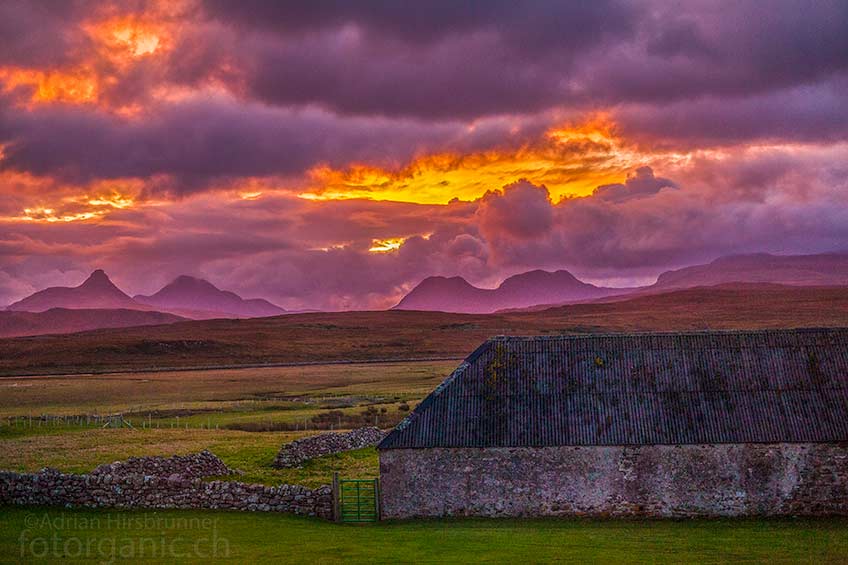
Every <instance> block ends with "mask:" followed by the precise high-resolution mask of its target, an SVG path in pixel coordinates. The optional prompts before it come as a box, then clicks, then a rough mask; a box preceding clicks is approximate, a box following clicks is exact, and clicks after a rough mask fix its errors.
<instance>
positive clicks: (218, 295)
mask: <svg viewBox="0 0 848 565" xmlns="http://www.w3.org/2000/svg"><path fill="white" fill-rule="evenodd" d="M53 309H63V310H81V309H92V310H98V311H100V312H101V314H103V315H105V314H104V312H106V311H109V310H114V309H122V310H143V311H149V312H153V311H156V312H164V313H168V314H173V315H176V316H180V317H181V318H190V319H194V320H204V319H211V318H260V317H266V316H278V315H280V314H284V313H285V310H283V309H282V308H280V307H278V306H275V305H273V304H271V303H270V302H268V301H267V300H263V299H251V300H245V299H243V298H241V297H240V296H239V295H237V294H235V293H234V292H229V291H226V290H221V289H219V288H217V287H216V286H215V285H213V284H212V283H210V282H208V281H205V280H203V279H196V278H193V277H188V276H180V277H177V278H176V279H175V280H174V281H173V282H171V283H170V284H168V285H166V286H165V287H163V288H162V289H161V290H160V291H159V292H157V293H156V294H153V295H151V296H144V295H138V296H135V297H132V298H131V297H130V296H129V295H127V294H126V293H125V292H124V291H122V290H121V289H119V288H118V287H117V286H115V284H114V283H113V282H112V281H111V280H110V279H109V276H108V275H107V274H106V273H105V272H103V270H101V269H98V270H96V271H94V272H93V273H91V276H89V277H88V279H86V280H85V282H83V283H82V284H81V285H79V286H75V287H51V288H46V289H44V290H40V291H38V292H36V293H35V294H32V295H30V296H28V297H26V298H24V299H23V300H20V301H18V302H15V303H14V304H11V305H10V306H8V307H7V308H6V310H7V311H11V312H32V313H39V312H47V311H49V310H53ZM103 327H105V326H103Z"/></svg>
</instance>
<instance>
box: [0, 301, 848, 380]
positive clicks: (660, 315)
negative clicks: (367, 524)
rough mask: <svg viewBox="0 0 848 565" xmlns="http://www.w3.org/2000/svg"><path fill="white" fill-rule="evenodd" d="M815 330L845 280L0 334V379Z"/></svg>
mask: <svg viewBox="0 0 848 565" xmlns="http://www.w3.org/2000/svg"><path fill="white" fill-rule="evenodd" d="M823 326H831V327H833V326H838V327H845V326H848V287H821V286H817V287H799V286H777V285H771V286H765V285H734V286H730V287H705V288H695V289H686V290H677V291H671V292H666V293H662V294H655V295H647V296H641V297H638V298H632V299H628V300H624V301H621V302H612V303H602V304H599V303H581V304H573V305H568V306H561V307H559V308H553V309H548V310H545V311H543V312H515V313H509V314H450V313H444V312H412V311H402V310H390V311H376V312H374V311H371V312H334V313H330V312H320V313H313V314H289V315H286V316H276V317H273V318H257V319H253V320H234V319H230V320H226V319H223V320H220V319H219V320H203V321H188V322H182V323H179V324H168V325H164V326H155V327H136V328H125V329H110V330H99V331H94V332H85V333H75V334H72V335H64V336H40V337H19V338H14V339H0V375H13V374H28V375H31V374H45V373H54V374H55V373H72V372H82V373H90V372H93V371H94V372H97V371H104V370H120V371H124V370H141V369H151V368H154V369H155V368H163V367H186V368H187V367H209V366H217V367H222V366H223V367H229V366H236V365H247V364H268V363H301V362H317V363H327V362H330V361H333V362H344V361H351V360H357V361H377V360H397V359H422V358H435V357H439V358H443V357H454V358H458V359H461V358H463V357H465V356H467V355H468V354H469V353H470V352H471V351H473V350H474V348H475V347H477V346H478V345H480V343H482V342H483V340H485V339H486V338H488V337H491V336H494V335H499V334H509V335H534V334H543V335H557V334H575V333H610V332H632V331H657V330H661V331H682V330H687V331H689V330H700V329H756V328H793V327H823ZM375 370H379V369H378V368H376V367H375ZM342 372H343V371H342ZM340 374H341V373H340ZM342 380H344V379H342Z"/></svg>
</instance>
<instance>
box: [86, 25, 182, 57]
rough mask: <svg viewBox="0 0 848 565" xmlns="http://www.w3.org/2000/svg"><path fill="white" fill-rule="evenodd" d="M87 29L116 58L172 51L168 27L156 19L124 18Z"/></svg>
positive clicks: (89, 26)
mask: <svg viewBox="0 0 848 565" xmlns="http://www.w3.org/2000/svg"><path fill="white" fill-rule="evenodd" d="M86 29H87V30H88V33H89V35H90V36H91V37H92V39H94V40H95V41H96V42H98V43H99V44H100V45H101V46H103V47H104V48H105V50H107V51H109V55H110V56H112V57H120V56H122V55H129V56H130V57H143V56H145V55H151V54H153V53H156V52H161V51H163V50H165V49H168V48H170V45H169V33H168V30H167V27H166V26H165V24H163V23H159V22H156V21H155V20H152V19H146V20H142V19H140V18H138V17H136V16H123V17H119V18H113V19H108V20H105V21H100V22H95V23H92V24H89V25H88V26H86Z"/></svg>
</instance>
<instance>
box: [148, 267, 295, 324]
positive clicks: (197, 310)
mask: <svg viewBox="0 0 848 565" xmlns="http://www.w3.org/2000/svg"><path fill="white" fill-rule="evenodd" d="M134 299H135V300H136V301H137V302H140V303H142V304H146V305H148V306H150V307H153V308H156V309H157V310H163V311H167V312H174V313H177V314H181V315H185V316H186V317H189V318H194V319H209V318H261V317H265V316H279V315H280V314H285V310H283V309H282V308H280V307H278V306H275V305H274V304H271V303H270V302H268V301H267V300H264V299H262V298H254V299H250V300H245V299H243V298H242V297H240V296H239V295H237V294H236V293H234V292H230V291H227V290H221V289H219V288H218V287H216V286H215V285H213V284H212V283H210V282H209V281H206V280H203V279H198V278H194V277H189V276H185V275H183V276H180V277H177V278H176V279H174V281H173V282H171V283H170V284H168V285H166V286H165V287H163V288H162V289H161V290H159V292H157V293H156V294H153V295H150V296H144V295H137V296H135V297H134Z"/></svg>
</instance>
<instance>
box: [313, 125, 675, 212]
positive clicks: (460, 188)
mask: <svg viewBox="0 0 848 565" xmlns="http://www.w3.org/2000/svg"><path fill="white" fill-rule="evenodd" d="M665 157H666V156H665V155H663V154H653V153H642V152H640V151H638V150H637V149H635V148H634V147H632V146H630V145H629V144H628V143H626V141H625V140H623V139H622V138H621V137H619V136H618V135H617V133H616V131H615V124H614V123H613V122H612V121H611V120H610V119H609V118H608V117H607V116H606V115H596V116H590V117H589V119H587V120H586V121H585V122H582V123H578V124H574V125H568V124H566V125H562V126H558V127H555V128H551V129H550V130H548V131H547V132H546V134H545V135H544V137H543V138H542V139H539V140H536V141H533V142H530V143H527V144H524V145H522V146H519V147H515V148H502V149H495V150H490V151H481V152H475V153H469V154H458V153H436V154H432V155H426V156H423V157H420V158H418V159H415V160H414V161H412V162H411V163H410V164H408V165H407V166H405V167H403V168H402V169H400V170H397V171H391V170H387V169H384V168H381V167H377V166H373V165H368V164H364V163H354V164H351V165H349V166H348V167H346V168H345V169H333V168H331V167H328V166H326V165H323V166H318V167H314V168H313V169H311V170H310V171H309V173H308V174H309V179H310V185H309V186H310V188H309V190H307V191H305V192H303V193H301V194H300V197H301V198H307V199H311V200H341V199H349V198H365V199H370V200H394V201H399V202H414V203H418V204H446V203H448V202H449V201H450V200H452V199H454V198H458V199H460V200H475V199H477V198H480V197H481V196H482V195H483V194H485V193H486V191H488V190H491V189H493V188H497V187H501V186H503V185H505V184H508V183H510V182H515V181H516V180H517V179H520V178H525V179H527V180H529V181H530V182H532V183H534V184H544V185H545V186H547V187H548V190H549V191H550V193H551V196H552V197H553V198H554V199H555V200H558V199H560V198H563V197H571V196H586V195H589V194H591V193H592V191H593V190H594V189H595V188H596V187H597V186H599V185H602V184H609V183H616V182H621V181H622V179H623V177H624V176H625V174H626V172H627V171H628V170H631V169H633V168H635V167H638V166H640V165H644V164H648V163H651V162H654V161H656V160H658V159H664V158H665Z"/></svg>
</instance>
